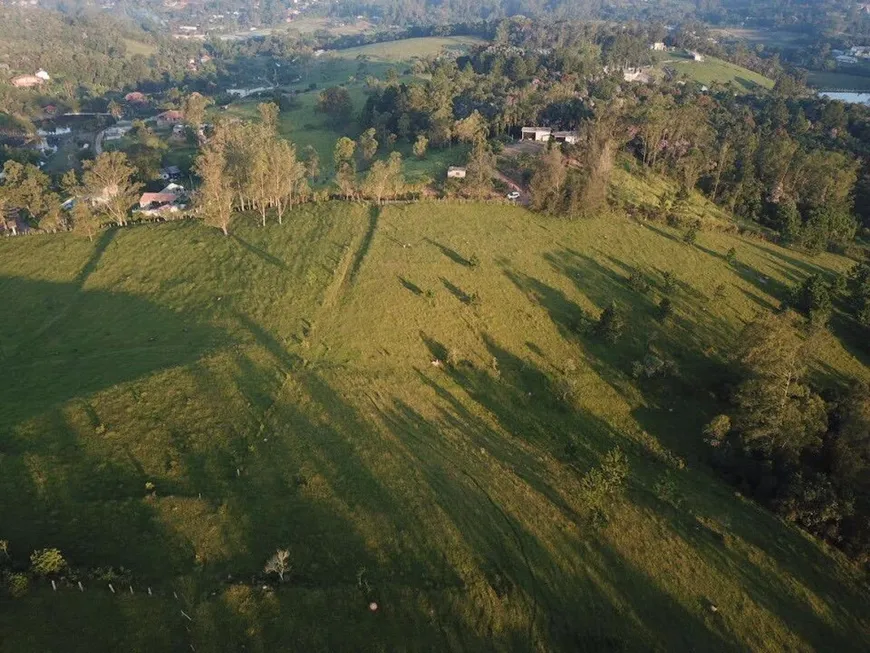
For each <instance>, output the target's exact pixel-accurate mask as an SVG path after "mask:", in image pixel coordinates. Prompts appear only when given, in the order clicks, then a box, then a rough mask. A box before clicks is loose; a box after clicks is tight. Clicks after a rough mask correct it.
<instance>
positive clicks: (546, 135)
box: [520, 127, 553, 143]
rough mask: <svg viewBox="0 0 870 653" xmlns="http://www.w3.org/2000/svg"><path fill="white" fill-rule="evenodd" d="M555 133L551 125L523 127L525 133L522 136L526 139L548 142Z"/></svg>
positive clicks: (522, 138)
mask: <svg viewBox="0 0 870 653" xmlns="http://www.w3.org/2000/svg"><path fill="white" fill-rule="evenodd" d="M552 135H553V130H552V129H550V128H549V127H523V133H522V136H521V137H520V139H521V140H524V141H538V142H541V143H546V142H547V141H548V140H550V138H551V137H552Z"/></svg>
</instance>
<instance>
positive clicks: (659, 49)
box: [649, 41, 668, 52]
mask: <svg viewBox="0 0 870 653" xmlns="http://www.w3.org/2000/svg"><path fill="white" fill-rule="evenodd" d="M649 49H650V50H655V51H656V52H664V51H665V50H667V49H668V48H667V46H666V45H665V44H664V43H662V42H661V41H656V42H655V43H653V44H652V45H651V46H649Z"/></svg>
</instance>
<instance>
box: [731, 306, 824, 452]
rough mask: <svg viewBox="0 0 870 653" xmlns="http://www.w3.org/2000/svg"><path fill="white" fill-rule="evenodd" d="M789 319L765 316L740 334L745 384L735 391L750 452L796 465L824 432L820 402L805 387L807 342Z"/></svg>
mask: <svg viewBox="0 0 870 653" xmlns="http://www.w3.org/2000/svg"><path fill="white" fill-rule="evenodd" d="M792 319H793V318H792V317H791V316H790V315H788V314H784V315H769V314H765V315H762V316H761V317H759V318H757V319H755V320H753V321H752V322H750V323H749V324H748V325H747V326H746V328H744V330H743V333H742V334H741V337H740V341H739V347H738V351H737V357H736V359H737V364H738V367H739V368H740V370H741V374H742V377H743V382H742V383H741V384H740V386H739V387H738V389H737V393H736V395H735V403H736V405H737V414H736V415H735V418H734V427H735V430H736V431H737V432H738V433H739V434H740V437H741V439H742V441H743V444H744V446H745V447H746V448H748V449H750V450H756V451H760V452H762V453H764V454H766V455H768V456H773V455H780V456H783V457H785V458H786V459H789V460H796V459H797V457H798V456H799V454H800V452H801V451H802V450H803V449H805V448H807V447H811V446H816V445H817V444H819V442H820V441H819V436H820V435H821V433H823V432H824V430H825V428H826V420H827V417H826V412H825V405H824V402H823V401H822V399H821V398H820V397H819V396H818V395H817V394H815V393H814V392H812V391H811V390H810V388H809V387H808V386H807V385H806V383H805V382H804V378H805V375H806V366H805V362H804V361H806V360H807V350H808V343H807V342H805V341H804V340H803V339H802V338H801V337H800V335H799V334H798V333H797V331H796V330H795V329H794V327H793V326H792Z"/></svg>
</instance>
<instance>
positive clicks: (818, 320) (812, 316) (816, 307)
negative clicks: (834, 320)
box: [788, 274, 833, 325]
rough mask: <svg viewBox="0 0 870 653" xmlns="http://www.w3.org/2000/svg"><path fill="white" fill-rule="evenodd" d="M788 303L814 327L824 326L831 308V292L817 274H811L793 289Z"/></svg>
mask: <svg viewBox="0 0 870 653" xmlns="http://www.w3.org/2000/svg"><path fill="white" fill-rule="evenodd" d="M788 303H789V305H790V306H791V307H792V308H794V309H795V310H796V311H798V312H800V313H803V314H804V315H806V316H807V317H808V318H809V320H810V322H811V323H813V324H816V325H821V324H825V323H826V322H827V321H828V318H830V316H831V310H832V308H833V304H832V301H831V291H830V290H829V289H828V284H827V283H825V280H824V279H823V278H822V276H821V275H819V274H811V275H810V276H808V277H807V278H806V279H805V280H804V282H803V283H802V284H801V285H800V286H797V287H795V288H793V289H792V291H791V298H790V299H789V302H788Z"/></svg>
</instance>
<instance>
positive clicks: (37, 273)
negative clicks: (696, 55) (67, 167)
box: [0, 172, 870, 653]
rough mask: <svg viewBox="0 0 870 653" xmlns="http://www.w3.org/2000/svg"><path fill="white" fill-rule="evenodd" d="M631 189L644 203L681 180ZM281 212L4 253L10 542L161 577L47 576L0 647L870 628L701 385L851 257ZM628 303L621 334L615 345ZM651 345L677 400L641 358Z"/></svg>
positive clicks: (450, 209) (581, 225) (65, 237)
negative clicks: (714, 420) (594, 500)
mask: <svg viewBox="0 0 870 653" xmlns="http://www.w3.org/2000/svg"><path fill="white" fill-rule="evenodd" d="M620 174H625V175H627V174H628V173H627V172H623V173H620ZM632 179H633V181H634V183H633V185H631V186H628V185H627V184H624V183H621V182H620V183H618V187H619V188H620V189H623V188H624V187H627V188H628V190H621V192H623V193H629V194H630V195H631V197H621V198H620V200H621V201H623V202H624V203H627V202H628V200H629V199H631V198H632V197H633V198H635V199H636V200H637V202H641V203H642V202H650V203H653V202H655V199H656V195H657V194H658V193H660V192H661V191H662V190H663V188H662V187H661V183H662V182H660V181H659V180H655V179H652V180H650V181H649V182H645V181H644V180H643V179H642V178H640V177H632ZM622 181H626V180H625V179H623V180H622ZM695 206H696V207H699V208H701V207H702V204H701V203H700V201H699V200H698V201H695ZM254 222H255V220H254V218H253V217H247V218H246V217H244V216H241V217H238V218H237V219H236V221H235V223H234V225H233V228H232V235H231V236H230V237H228V238H225V237H223V236H222V235H220V233H219V232H217V231H216V230H212V229H207V228H206V227H204V226H203V225H201V224H199V223H196V222H177V223H166V224H161V225H144V226H137V227H132V228H126V229H115V230H109V231H105V232H103V233H101V234H100V235H99V236H98V238H97V239H96V240H95V241H94V242H93V243H91V242H89V241H87V240H86V239H82V238H76V237H74V236H73V235H71V234H60V235H55V236H32V237H27V238H15V239H4V240H0V301H2V305H3V306H4V307H5V309H6V310H4V311H3V312H2V313H0V360H2V363H3V364H2V367H0V370H2V379H3V381H4V387H6V388H9V389H14V391H13V392H11V393H10V396H11V397H12V400H7V401H4V402H3V403H2V404H0V452H2V456H0V465H2V474H0V524H2V530H3V532H2V537H3V538H4V539H7V540H9V542H10V551H11V553H12V554H13V555H14V556H17V555H22V553H23V554H24V555H25V556H26V552H29V551H31V550H33V549H37V548H42V547H48V546H55V547H58V548H60V549H61V550H62V551H63V553H64V555H65V556H66V558H67V560H68V561H69V562H70V564H71V565H73V566H77V567H80V568H89V569H93V568H96V567H110V566H111V567H114V568H115V569H118V568H120V567H123V568H125V569H127V570H129V572H130V575H131V580H130V582H129V585H130V586H131V587H132V588H133V591H132V593H131V591H130V590H129V589H128V588H127V587H123V588H120V587H119V588H116V589H120V590H121V591H119V592H118V593H117V594H112V593H111V591H110V590H109V589H108V586H107V583H105V582H101V581H96V580H91V579H86V581H85V585H86V590H85V592H84V593H81V592H79V590H78V589H76V588H75V587H66V586H64V587H60V588H58V591H57V592H53V591H52V590H51V588H50V587H49V586H47V585H41V584H38V583H37V584H35V586H33V587H32V588H31V591H30V593H29V594H28V596H26V597H25V598H21V599H17V600H7V601H5V602H4V606H3V610H2V611H0V632H3V633H4V639H3V640H2V641H0V651H3V652H6V651H9V652H12V651H14V652H16V653H19V652H22V651H102V650H106V651H109V650H149V651H175V650H190V648H191V647H193V648H194V649H195V650H196V651H225V650H247V651H276V650H291V649H294V650H327V649H328V650H351V649H352V650H363V651H364V650H372V651H375V650H397V649H401V650H431V649H433V648H434V649H438V650H470V651H480V650H517V651H527V650H564V651H576V650H591V651H600V650H638V649H646V648H649V647H650V645H651V643H652V642H655V646H657V647H660V648H661V649H662V650H710V651H712V650H716V651H726V650H734V651H738V650H747V649H751V650H759V651H781V650H799V651H800V650H837V651H863V650H867V648H868V646H870V636H868V632H870V621H868V616H867V613H866V604H867V600H868V598H870V596H868V593H867V590H866V588H862V586H861V581H860V579H859V578H857V576H856V574H855V572H854V570H853V568H852V567H851V566H849V565H848V564H847V563H846V561H845V560H844V558H843V557H842V556H841V555H839V554H838V553H837V552H832V551H830V550H828V549H827V548H826V547H824V546H823V545H820V544H818V543H817V542H815V541H813V540H811V539H810V538H809V537H807V536H805V535H803V534H802V533H801V532H800V531H798V530H797V529H796V528H794V527H792V526H790V525H787V524H786V523H784V522H782V521H780V520H778V519H776V518H775V517H773V516H772V515H771V514H769V513H768V512H766V511H764V510H762V509H761V508H759V507H757V506H755V505H754V504H752V503H751V502H749V501H747V500H745V499H743V498H741V497H740V496H739V495H738V494H736V493H735V491H734V490H733V488H731V487H729V486H727V485H725V484H724V483H723V482H721V481H720V480H719V479H717V478H716V477H715V476H714V475H713V474H712V473H711V472H710V471H708V468H707V466H706V463H705V460H706V452H705V451H704V450H703V443H702V441H701V437H700V431H701V427H702V426H703V424H704V423H705V422H706V421H707V420H709V418H710V416H711V415H713V414H715V413H716V412H717V408H718V406H717V404H716V400H715V399H714V398H712V397H710V396H707V395H706V394H704V393H699V392H697V391H693V389H692V388H693V387H694V386H693V379H696V378H698V377H699V376H701V375H703V376H704V377H705V378H711V375H715V374H719V373H721V369H722V365H723V363H724V361H725V360H726V358H727V356H728V355H729V354H728V352H729V351H730V348H731V347H732V346H733V345H734V343H735V341H736V339H737V338H738V337H739V332H740V329H741V327H742V325H743V324H744V323H745V322H746V321H748V320H750V319H752V317H753V316H754V315H755V313H756V312H757V311H759V310H767V309H770V308H773V307H775V306H777V305H778V303H779V301H780V300H781V299H782V298H783V297H784V295H785V293H786V291H787V288H788V287H789V286H790V285H792V284H795V283H797V282H799V281H800V280H802V279H803V278H804V277H805V276H807V275H808V274H810V273H813V272H821V273H822V274H825V275H831V274H833V273H835V272H842V271H843V270H845V269H847V267H848V266H849V264H850V261H849V260H848V259H845V258H843V257H840V256H836V255H833V254H822V255H819V256H817V257H815V258H806V257H804V256H802V255H800V254H798V253H795V252H793V251H790V250H784V249H781V248H779V247H777V246H775V245H771V244H768V243H764V242H761V241H758V240H755V239H745V238H743V237H739V236H736V235H728V234H725V233H719V232H712V231H704V232H702V233H701V234H700V236H699V239H698V242H697V244H696V245H694V246H689V245H686V244H685V243H683V242H681V240H680V238H679V232H675V231H673V230H671V229H669V228H668V227H665V226H663V225H660V224H649V223H648V224H641V223H637V222H633V221H630V220H629V219H628V218H626V217H625V216H623V215H621V214H619V213H613V214H610V215H605V216H601V217H599V218H596V219H591V220H584V221H566V220H560V219H554V218H548V217H545V216H540V215H536V214H532V213H529V212H527V211H525V210H524V209H522V208H518V207H508V206H500V205H474V204H451V203H431V204H428V203H427V204H417V205H409V206H398V205H397V206H387V207H382V208H378V207H371V206H366V205H362V204H344V203H327V204H323V205H311V206H305V207H302V208H299V209H298V210H296V211H295V212H294V213H293V215H292V216H290V217H289V218H288V219H286V220H285V224H284V225H281V226H279V225H277V224H273V225H270V226H268V227H266V228H258V227H254V226H253V225H254ZM731 247H734V248H735V249H736V251H737V260H738V262H737V263H736V264H734V265H729V264H728V263H727V262H726V261H725V260H724V259H725V256H724V254H725V252H726V251H727V250H728V249H729V248H731ZM46 260H50V261H52V265H51V266H46V265H44V264H43V263H42V262H44V261H46ZM633 270H640V271H642V273H643V274H645V275H647V276H648V278H649V280H650V283H651V285H652V290H651V291H650V294H639V293H637V292H636V291H633V290H632V289H631V288H630V287H629V286H628V284H627V278H628V275H629V274H630V273H631V271H633ZM686 270H692V273H691V275H690V274H688V273H687V272H685V271H686ZM668 271H671V272H674V273H675V275H676V281H677V283H676V290H675V291H674V294H673V295H672V297H673V303H674V308H675V315H674V317H673V319H672V322H670V323H669V324H663V323H661V322H660V321H658V320H657V319H656V318H655V309H656V301H657V298H658V296H659V295H660V294H661V292H662V279H663V275H664V273H665V272H668ZM610 301H616V302H617V304H618V305H619V306H620V308H621V310H623V311H624V314H625V316H626V321H627V323H628V325H629V330H628V337H627V338H625V339H624V340H623V341H621V342H620V344H619V345H617V346H604V345H603V344H601V343H600V342H598V341H596V340H595V339H594V338H592V337H591V336H590V335H588V325H589V324H590V323H591V322H592V321H593V320H594V319H595V318H596V317H597V316H598V314H599V313H600V311H601V310H602V308H604V307H605V306H606V305H607V304H609V303H610ZM838 335H843V334H838ZM846 335H848V334H846ZM850 342H851V341H850V340H849V338H848V337H845V338H843V340H842V341H841V340H840V339H838V338H835V337H834V336H825V338H824V339H823V341H822V343H821V345H820V348H819V350H817V352H816V353H817V354H818V356H819V360H822V359H823V358H824V360H825V361H826V364H827V365H832V366H834V368H833V369H827V368H826V369H825V370H824V371H825V373H826V374H834V375H839V376H842V377H843V378H848V377H854V376H861V375H866V373H867V367H866V363H867V361H866V360H864V359H860V358H858V354H856V353H854V352H855V349H854V348H853V347H851V346H850V344H849V343H850ZM843 343H846V344H843ZM651 347H652V348H653V349H654V350H655V351H657V352H659V353H661V354H662V355H666V356H668V357H670V358H672V359H673V360H674V361H675V362H676V363H677V364H678V365H679V366H680V369H681V370H682V373H683V376H684V377H685V386H681V387H680V388H679V392H675V391H674V390H675V389H674V388H672V387H668V385H667V384H665V382H663V381H662V382H659V381H647V382H637V381H635V380H634V379H633V378H632V376H631V365H632V362H633V361H636V360H638V359H639V358H641V357H643V355H644V354H645V352H648V351H650V348H651ZM433 362H434V363H435V364H433ZM818 367H819V371H821V366H820V365H818ZM561 388H568V389H569V390H568V391H566V392H562V391H561V390H560V389H561ZM676 396H684V397H685V396H689V397H691V402H688V403H683V402H680V401H676V400H675V399H674V397H676ZM617 446H618V447H620V448H621V450H622V451H623V452H624V453H625V454H626V456H627V458H628V462H629V465H630V469H631V473H630V481H629V487H628V492H627V494H626V495H625V497H624V498H619V499H616V500H614V501H612V502H611V503H609V504H608V505H607V506H606V509H605V513H606V518H605V519H604V520H603V521H596V520H592V519H590V515H589V513H588V510H587V509H586V508H585V507H584V505H583V503H582V501H581V500H580V499H579V497H580V495H581V483H582V478H583V475H584V474H585V473H586V472H587V471H588V470H589V469H591V468H592V467H594V466H595V465H597V464H599V462H600V461H601V459H602V457H603V456H604V455H605V453H606V452H608V451H610V450H612V449H613V448H614V447H617ZM662 488H668V489H667V491H664V490H663V489H662ZM279 548H281V549H287V550H288V551H289V553H290V558H291V561H292V569H291V570H290V572H289V573H288V575H287V579H286V582H285V583H283V584H280V585H279V584H277V583H275V582H273V581H271V580H267V579H266V578H265V577H264V576H263V573H262V570H263V565H264V563H265V561H266V560H267V558H268V557H269V556H270V555H271V554H272V553H274V551H275V550H276V549H279ZM147 588H151V589H152V595H151V596H149V595H148V593H147V591H146V590H147ZM176 596H177V598H176ZM371 603H375V604H376V607H377V609H376V610H374V611H373V610H371V609H370V607H369V606H370V604H371ZM711 603H715V605H716V606H717V608H718V609H717V611H716V612H713V611H711V609H710V605H711ZM182 611H183V613H184V614H181V612H182ZM47 614H55V615H57V616H56V617H54V618H51V619H46V615H47ZM185 615H186V616H185Z"/></svg>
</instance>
